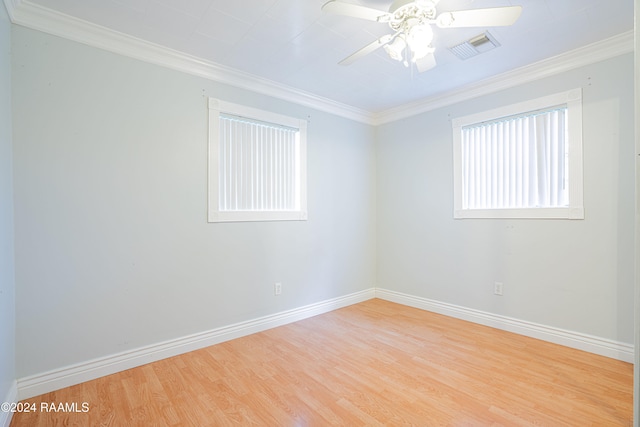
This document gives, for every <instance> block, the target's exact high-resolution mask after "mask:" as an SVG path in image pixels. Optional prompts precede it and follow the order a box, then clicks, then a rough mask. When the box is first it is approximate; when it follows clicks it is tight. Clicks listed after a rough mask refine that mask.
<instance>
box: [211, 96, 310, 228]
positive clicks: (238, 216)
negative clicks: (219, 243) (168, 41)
mask: <svg viewBox="0 0 640 427" xmlns="http://www.w3.org/2000/svg"><path fill="white" fill-rule="evenodd" d="M208 106H209V159H208V221H209V222H236V221H303V220H306V219H307V122H306V120H302V119H297V118H293V117H288V116H284V115H281V114H277V113H273V112H270V111H265V110H260V109H257V108H251V107H247V106H244V105H240V104H234V103H231V102H226V101H221V100H219V99H215V98H209V100H208ZM221 114H229V115H234V116H240V117H245V118H248V119H253V120H258V121H262V122H266V123H272V124H276V125H280V126H285V127H290V128H294V129H298V131H299V158H298V162H299V165H300V176H299V184H300V186H299V187H300V189H299V195H298V196H299V200H300V203H299V209H297V210H221V209H220V198H219V197H220V175H219V173H220V115H221Z"/></svg>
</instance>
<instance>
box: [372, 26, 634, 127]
mask: <svg viewBox="0 0 640 427" xmlns="http://www.w3.org/2000/svg"><path fill="white" fill-rule="evenodd" d="M633 51H634V32H633V30H631V31H627V32H625V33H621V34H619V35H617V36H614V37H611V38H608V39H605V40H602V41H599V42H596V43H593V44H590V45H587V46H583V47H581V48H578V49H574V50H571V51H569V52H565V53H562V54H560V55H557V56H554V57H551V58H548V59H544V60H542V61H538V62H535V63H533V64H530V65H526V66H524V67H520V68H517V69H515V70H512V71H508V72H506V73H502V74H498V75H496V76H493V77H490V78H488V79H485V80H481V81H478V82H474V83H472V84H469V85H466V86H463V87H461V88H458V89H455V90H453V91H448V92H446V93H443V94H440V95H437V96H432V97H429V98H426V99H422V100H420V101H416V102H413V103H410V104H405V105H401V106H399V107H395V108H391V109H388V110H385V111H382V112H379V113H375V114H374V119H373V121H374V125H381V124H384V123H389V122H394V121H396V120H400V119H404V118H407V117H411V116H415V115H417V114H421V113H426V112H427V111H432V110H435V109H437V108H442V107H445V106H448V105H452V104H455V103H458V102H462V101H466V100H469V99H472V98H477V97H479V96H483V95H488V94H490V93H494V92H497V91H500V90H503V89H507V88H511V87H514V86H518V85H521V84H524V83H529V82H532V81H534V80H540V79H543V78H545V77H549V76H553V75H555V74H559V73H563V72H565V71H569V70H572V69H575V68H579V67H583V66H585V65H589V64H594V63H596V62H600V61H604V60H606V59H610V58H614V57H616V56H620V55H623V54H626V53H631V52H633Z"/></svg>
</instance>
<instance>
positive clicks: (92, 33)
mask: <svg viewBox="0 0 640 427" xmlns="http://www.w3.org/2000/svg"><path fill="white" fill-rule="evenodd" d="M4 2H5V5H6V6H7V10H8V12H9V17H10V19H11V22H13V23H14V24H16V25H21V26H24V27H28V28H31V29H34V30H38V31H42V32H45V33H48V34H52V35H55V36H59V37H62V38H65V39H69V40H73V41H75V42H79V43H82V44H86V45H89V46H92V47H97V48H100V49H103V50H107V51H110V52H113V53H117V54H120V55H124V56H127V57H130V58H134V59H138V60H142V61H145V62H149V63H152V64H156V65H160V66H162V67H166V68H170V69H173V70H177V71H181V72H184V73H187V74H191V75H195V76H199V77H204V78H206V79H210V80H214V81H217V82H220V83H224V84H228V85H231V86H235V87H238V88H241V89H247V90H250V91H253V92H257V93H260V94H263V95H268V96H272V97H274V98H278V99H282V100H285V101H289V102H293V103H296V104H298V105H303V106H306V107H310V108H314V109H317V110H320V111H324V112H328V113H331V114H337V115H339V116H342V117H345V118H348V119H352V120H355V121H359V122H363V123H367V124H373V121H372V117H373V116H372V114H371V113H370V112H368V111H365V110H361V109H358V108H355V107H352V106H349V105H346V104H342V103H339V102H336V101H333V100H331V99H327V98H323V97H320V96H317V95H314V94H312V93H309V92H304V91H301V90H298V89H295V88H292V87H289V86H286V85H283V84H280V83H276V82H274V81H271V80H268V79H264V78H261V77H257V76H255V75H252V74H249V73H245V72H242V71H239V70H235V69H232V68H228V67H224V66H221V65H219V64H216V63H213V62H210V61H206V60H203V59H201V58H198V57H195V56H192V55H188V54H185V53H182V52H179V51H176V50H173V49H170V48H167V47H164V46H161V45H158V44H155V43H150V42H148V41H145V40H142V39H139V38H136V37H132V36H129V35H127V34H124V33H121V32H118V31H114V30H111V29H108V28H105V27H102V26H99V25H96V24H93V23H90V22H87V21H84V20H82V19H78V18H75V17H72V16H69V15H66V14H63V13H60V12H57V11H55V10H52V9H49V8H46V7H43V6H40V5H37V4H34V3H30V2H28V1H23V0H4Z"/></svg>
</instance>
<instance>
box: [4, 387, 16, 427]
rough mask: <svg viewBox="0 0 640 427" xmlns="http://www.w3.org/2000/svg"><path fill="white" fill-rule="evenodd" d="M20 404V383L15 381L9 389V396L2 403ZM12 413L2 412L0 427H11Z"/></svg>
mask: <svg viewBox="0 0 640 427" xmlns="http://www.w3.org/2000/svg"><path fill="white" fill-rule="evenodd" d="M17 402H18V383H17V382H16V381H14V382H13V383H12V384H11V387H10V388H9V391H8V393H7V395H6V396H5V398H4V400H3V401H2V402H1V403H9V404H12V403H17ZM12 416H13V413H12V412H9V411H7V412H5V411H2V410H0V427H9V424H11V418H12Z"/></svg>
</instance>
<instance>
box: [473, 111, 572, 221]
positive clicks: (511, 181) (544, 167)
mask: <svg viewBox="0 0 640 427" xmlns="http://www.w3.org/2000/svg"><path fill="white" fill-rule="evenodd" d="M566 114H567V108H566V107H556V108H552V109H548V110H542V111H536V112H531V113H528V114H523V115H518V116H512V117H507V118H503V119H500V120H496V121H491V122H486V123H479V124H475V125H470V126H465V127H463V128H462V175H463V176H462V205H463V206H462V208H463V209H500V208H535V207H565V206H568V204H569V197H568V194H569V192H568V186H567V184H568V183H567V177H568V174H567V172H568V152H567V148H568V147H567V135H566Z"/></svg>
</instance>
